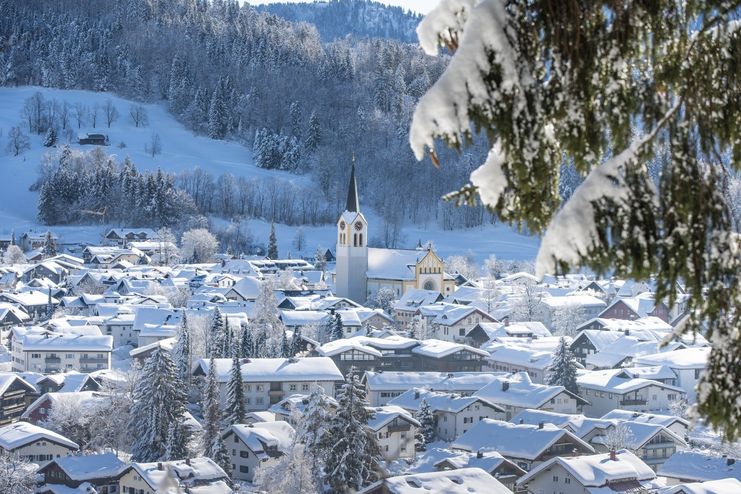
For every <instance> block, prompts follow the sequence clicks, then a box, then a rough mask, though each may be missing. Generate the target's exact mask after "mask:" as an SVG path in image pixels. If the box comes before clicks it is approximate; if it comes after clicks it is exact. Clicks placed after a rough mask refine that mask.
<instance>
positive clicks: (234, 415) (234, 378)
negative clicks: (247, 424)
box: [224, 351, 247, 425]
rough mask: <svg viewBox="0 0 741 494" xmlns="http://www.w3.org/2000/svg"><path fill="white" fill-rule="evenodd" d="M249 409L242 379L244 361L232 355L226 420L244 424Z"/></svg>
mask: <svg viewBox="0 0 741 494" xmlns="http://www.w3.org/2000/svg"><path fill="white" fill-rule="evenodd" d="M246 414H247V410H246V408H245V403H244V388H243V381H242V363H241V361H240V360H239V357H238V356H237V355H236V351H235V354H234V356H233V357H232V369H231V373H230V374H229V382H228V383H227V388H226V410H224V421H225V423H226V425H232V424H243V423H244V419H245V416H246Z"/></svg>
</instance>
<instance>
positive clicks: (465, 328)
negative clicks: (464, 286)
mask: <svg viewBox="0 0 741 494" xmlns="http://www.w3.org/2000/svg"><path fill="white" fill-rule="evenodd" d="M481 322H484V323H494V322H496V319H494V318H493V317H492V316H490V315H489V314H487V313H486V312H484V311H483V310H481V309H479V308H477V307H473V306H470V305H454V304H444V305H443V307H442V310H440V311H439V312H438V313H437V315H436V316H435V317H434V318H433V319H432V321H431V323H430V324H429V326H428V329H427V336H428V337H434V338H437V339H440V340H444V341H454V342H457V343H467V342H468V340H467V337H466V336H467V335H468V333H469V332H471V330H472V329H473V328H474V326H476V325H477V324H479V323H481Z"/></svg>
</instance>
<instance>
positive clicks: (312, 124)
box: [304, 111, 321, 153]
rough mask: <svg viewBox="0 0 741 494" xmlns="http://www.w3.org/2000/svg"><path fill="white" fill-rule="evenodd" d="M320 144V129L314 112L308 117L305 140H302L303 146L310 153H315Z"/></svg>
mask: <svg viewBox="0 0 741 494" xmlns="http://www.w3.org/2000/svg"><path fill="white" fill-rule="evenodd" d="M320 142H321V128H320V127H319V117H317V114H316V112H315V111H313V112H311V116H310V117H309V130H308V131H307V133H306V139H305V140H304V144H305V145H306V150H307V151H308V152H310V153H313V152H314V151H316V148H317V147H318V146H319V143H320Z"/></svg>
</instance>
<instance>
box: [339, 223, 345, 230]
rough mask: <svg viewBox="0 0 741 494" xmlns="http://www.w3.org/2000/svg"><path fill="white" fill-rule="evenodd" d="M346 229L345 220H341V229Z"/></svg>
mask: <svg viewBox="0 0 741 494" xmlns="http://www.w3.org/2000/svg"><path fill="white" fill-rule="evenodd" d="M344 229H345V222H344V221H340V230H344Z"/></svg>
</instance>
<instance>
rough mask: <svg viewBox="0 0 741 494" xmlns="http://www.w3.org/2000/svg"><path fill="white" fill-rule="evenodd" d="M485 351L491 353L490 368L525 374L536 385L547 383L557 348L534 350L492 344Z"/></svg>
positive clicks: (520, 346) (522, 346)
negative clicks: (549, 368) (549, 369)
mask: <svg viewBox="0 0 741 494" xmlns="http://www.w3.org/2000/svg"><path fill="white" fill-rule="evenodd" d="M483 349H485V350H486V351H487V352H489V355H490V357H489V368H490V369H491V370H494V371H498V372H508V373H516V372H525V373H527V375H528V376H530V380H531V381H532V382H534V383H536V384H544V383H545V381H546V377H547V373H548V366H550V365H551V361H552V359H553V354H554V351H555V348H553V349H552V350H547V349H542V348H537V347H535V348H533V347H531V346H528V345H527V344H523V345H512V344H501V343H496V344H491V345H486V346H485V347H484V348H483Z"/></svg>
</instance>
